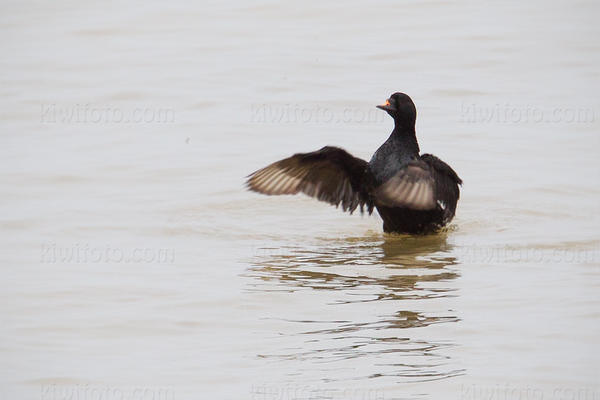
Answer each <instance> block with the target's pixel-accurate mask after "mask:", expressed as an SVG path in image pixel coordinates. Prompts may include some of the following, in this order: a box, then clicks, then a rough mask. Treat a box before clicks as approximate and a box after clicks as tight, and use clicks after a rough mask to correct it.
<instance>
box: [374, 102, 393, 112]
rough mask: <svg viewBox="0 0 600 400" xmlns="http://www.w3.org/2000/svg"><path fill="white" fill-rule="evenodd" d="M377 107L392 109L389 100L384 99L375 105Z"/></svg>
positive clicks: (386, 109)
mask: <svg viewBox="0 0 600 400" xmlns="http://www.w3.org/2000/svg"><path fill="white" fill-rule="evenodd" d="M377 108H380V109H382V110H385V111H392V106H391V105H390V101H389V100H386V101H385V103H383V104H379V105H377Z"/></svg>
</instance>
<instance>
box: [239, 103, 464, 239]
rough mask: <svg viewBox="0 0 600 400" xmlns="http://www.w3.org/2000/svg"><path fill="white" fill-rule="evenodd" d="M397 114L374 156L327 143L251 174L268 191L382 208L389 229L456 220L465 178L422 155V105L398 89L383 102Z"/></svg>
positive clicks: (432, 227)
mask: <svg viewBox="0 0 600 400" xmlns="http://www.w3.org/2000/svg"><path fill="white" fill-rule="evenodd" d="M377 107H378V108H381V109H383V110H385V111H387V112H388V114H390V116H392V117H393V118H394V123H395V126H394V130H393V131H392V133H391V135H390V136H389V138H388V139H387V140H386V141H385V142H384V143H383V144H382V145H381V146H380V147H379V149H377V151H376V152H375V154H373V157H372V158H371V160H370V161H369V162H368V163H367V162H366V161H364V160H362V159H360V158H356V157H353V156H352V155H350V154H349V153H347V152H346V151H345V150H343V149H340V148H338V147H333V146H326V147H323V148H322V149H320V150H317V151H314V152H311V153H299V154H295V155H294V156H292V157H289V158H286V159H283V160H280V161H277V162H275V163H273V164H271V165H269V166H267V167H265V168H263V169H261V170H258V171H256V172H254V173H253V174H251V175H250V176H249V179H248V181H247V186H248V188H249V189H250V190H253V191H257V192H259V193H263V194H268V195H278V194H296V193H299V192H303V193H305V194H307V195H309V196H312V197H315V198H317V199H318V200H321V201H326V202H328V203H330V204H333V205H335V206H340V205H341V207H342V209H343V210H344V211H350V212H351V213H352V212H353V211H354V210H355V209H356V208H357V207H359V206H360V210H361V212H363V211H364V208H366V210H367V211H368V213H369V214H371V213H372V211H373V209H374V208H376V209H377V211H378V213H379V215H380V216H381V218H382V220H383V230H384V231H385V232H396V233H410V234H424V233H430V232H434V231H436V230H438V229H440V228H441V227H443V226H445V225H446V224H447V223H448V222H450V221H451V220H452V218H453V217H454V214H455V210H456V205H457V202H458V199H459V196H460V192H459V185H461V184H462V180H461V179H460V178H459V177H458V175H457V174H456V172H454V170H453V169H452V168H451V167H450V166H449V165H448V164H446V163H444V162H443V161H442V160H440V159H439V158H437V157H435V156H433V155H431V154H423V155H420V154H419V152H420V150H419V145H418V142H417V139H416V134H415V129H414V127H415V120H416V109H415V106H414V104H413V102H412V100H411V99H410V97H408V96H407V95H405V94H403V93H394V94H393V95H392V96H391V97H390V98H389V99H388V100H387V101H386V103H385V104H383V105H380V106H377Z"/></svg>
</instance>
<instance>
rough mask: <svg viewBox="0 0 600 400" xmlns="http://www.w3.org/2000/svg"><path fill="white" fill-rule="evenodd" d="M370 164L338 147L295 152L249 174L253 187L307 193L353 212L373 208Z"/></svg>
mask: <svg viewBox="0 0 600 400" xmlns="http://www.w3.org/2000/svg"><path fill="white" fill-rule="evenodd" d="M368 174H369V172H368V164H367V162H366V161H364V160H361V159H360V158H356V157H353V156H352V155H350V154H349V153H348V152H346V151H345V150H343V149H340V148H338V147H331V146H326V147H323V148H322V149H321V150H318V151H313V152H311V153H300V154H295V155H293V156H291V157H288V158H284V159H283V160H280V161H277V162H274V163H273V164H271V165H268V166H266V167H265V168H263V169H260V170H258V171H256V172H254V173H252V174H250V175H249V176H248V180H247V181H246V185H247V186H248V188H249V189H250V190H253V191H255V192H259V193H263V194H267V195H280V194H296V193H299V192H302V193H305V194H307V195H309V196H311V197H314V198H316V199H318V200H321V201H326V202H328V203H330V204H333V205H335V206H336V207H338V206H339V205H341V206H342V209H343V210H344V211H350V213H352V212H353V211H354V210H356V208H357V207H358V206H360V211H361V212H363V207H365V206H366V207H367V210H368V212H369V214H371V213H372V212H373V201H372V199H371V196H370V195H369V179H368V176H369V175H368Z"/></svg>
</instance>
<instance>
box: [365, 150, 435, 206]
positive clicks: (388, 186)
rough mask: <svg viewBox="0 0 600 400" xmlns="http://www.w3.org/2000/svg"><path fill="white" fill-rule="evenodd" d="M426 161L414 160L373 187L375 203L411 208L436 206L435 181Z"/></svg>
mask: <svg viewBox="0 0 600 400" xmlns="http://www.w3.org/2000/svg"><path fill="white" fill-rule="evenodd" d="M434 179H435V178H434V175H433V173H432V171H431V168H430V167H429V165H428V164H427V163H424V162H422V161H419V160H414V161H411V162H410V163H408V164H407V165H406V166H405V167H404V168H402V169H401V170H400V171H398V172H397V173H396V175H394V176H392V177H391V178H390V179H388V180H387V181H385V182H384V183H383V184H381V185H380V186H379V187H377V189H375V198H376V202H377V204H380V205H383V206H387V207H403V208H410V209H413V210H432V209H434V208H435V207H436V199H435V181H434Z"/></svg>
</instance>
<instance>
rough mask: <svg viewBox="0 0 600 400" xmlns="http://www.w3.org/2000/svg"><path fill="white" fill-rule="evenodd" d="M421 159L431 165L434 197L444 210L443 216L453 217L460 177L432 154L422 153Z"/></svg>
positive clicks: (458, 193)
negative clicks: (433, 179)
mask: <svg viewBox="0 0 600 400" xmlns="http://www.w3.org/2000/svg"><path fill="white" fill-rule="evenodd" d="M421 160H422V161H424V162H425V163H426V164H427V165H429V166H430V167H431V171H432V173H433V175H434V178H435V198H436V202H437V204H438V206H439V207H440V208H441V209H442V210H443V211H444V218H445V219H450V218H452V217H454V212H455V211H456V203H457V202H458V198H459V197H460V190H459V188H458V185H462V179H460V178H459V177H458V175H457V174H456V172H454V170H453V169H452V168H451V167H450V166H449V165H448V164H446V163H445V162H443V161H442V160H440V159H439V158H437V157H436V156H434V155H433V154H423V155H422V156H421Z"/></svg>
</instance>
